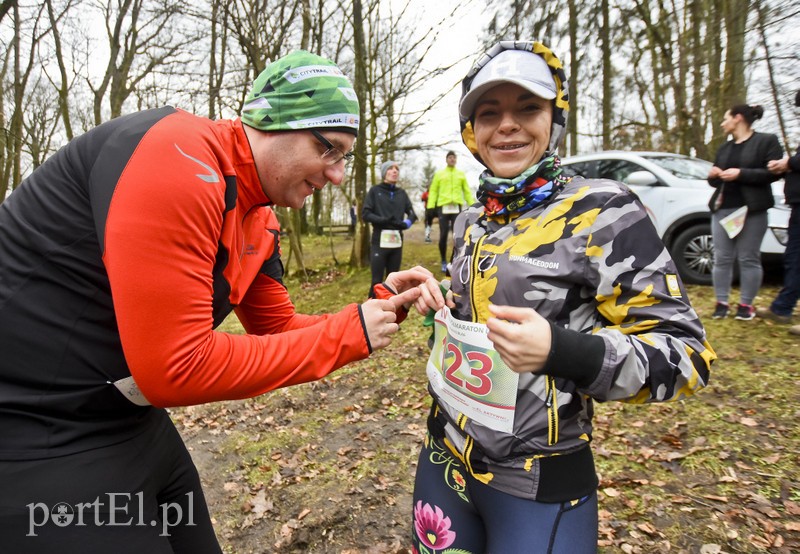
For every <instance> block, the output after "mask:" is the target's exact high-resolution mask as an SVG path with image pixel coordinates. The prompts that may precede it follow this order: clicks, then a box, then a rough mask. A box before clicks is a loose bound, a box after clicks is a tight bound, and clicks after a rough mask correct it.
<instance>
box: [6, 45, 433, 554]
mask: <svg viewBox="0 0 800 554" xmlns="http://www.w3.org/2000/svg"><path fill="white" fill-rule="evenodd" d="M312 94H313V100H312V99H311V98H310V96H311V95H312ZM358 114H359V105H358V100H357V98H356V95H355V93H354V91H353V88H352V85H351V84H350V81H349V80H348V79H347V77H346V76H345V75H344V74H343V73H342V72H341V70H340V69H339V68H338V67H337V66H336V65H335V64H334V63H333V62H331V61H330V60H327V59H325V58H322V57H320V56H317V55H314V54H310V53H308V52H304V51H298V52H293V53H292V54H289V55H287V56H285V57H283V58H280V59H278V60H276V61H274V62H272V63H270V64H269V65H268V66H267V68H266V69H265V70H264V71H263V72H262V73H261V74H260V75H259V77H258V78H257V79H256V81H255V83H254V85H253V90H252V92H251V93H250V95H249V96H248V97H247V101H246V103H245V106H244V109H243V113H242V117H241V119H238V118H237V119H235V120H217V121H211V120H208V119H205V118H201V117H196V116H194V115H191V114H189V113H187V112H184V111H181V110H178V109H175V108H172V107H165V108H161V109H155V110H147V111H143V112H139V113H135V114H131V115H127V116H123V117H119V118H116V119H113V120H111V121H109V122H107V123H104V124H103V125H100V126H98V127H97V128H95V129H93V130H91V131H89V132H88V133H86V134H84V135H82V136H80V137H77V138H75V139H74V140H72V141H70V142H69V144H67V145H66V146H65V147H64V148H62V149H61V150H59V151H58V152H57V153H56V154H55V155H53V156H52V157H51V158H49V159H48V160H47V161H45V163H44V164H42V165H41V166H40V167H39V168H38V169H36V170H35V171H34V172H33V173H32V174H31V175H30V176H29V177H28V178H27V179H25V180H24V181H23V182H22V184H21V185H20V186H19V187H18V188H17V189H16V190H15V191H14V192H13V193H12V194H11V195H10V196H9V197H8V198H7V199H6V200H5V201H4V202H3V203H2V204H0V550H2V551H3V552H25V553H27V554H31V553H33V554H36V553H52V552H87V553H96V552H114V553H139V552H147V553H148V554H156V553H159V554H161V553H173V552H181V553H186V554H210V553H214V554H217V553H219V552H220V551H221V550H220V546H219V544H218V542H217V539H216V536H215V534H214V530H213V528H212V524H211V518H210V516H209V513H208V508H207V507H206V503H205V500H204V497H203V491H202V488H201V485H200V479H199V477H198V474H197V470H196V469H195V466H194V464H193V463H192V459H191V457H190V456H189V453H188V451H187V449H186V447H185V446H184V444H183V442H182V440H181V438H180V436H179V434H178V432H177V430H176V429H175V426H174V425H173V424H172V422H171V420H170V416H169V414H168V413H167V411H166V410H165V409H164V408H166V407H171V406H188V405H193V404H201V403H205V402H213V401H219V400H232V399H240V398H248V397H253V396H257V395H260V394H263V393H266V392H268V391H270V390H274V389H276V388H279V387H285V386H288V385H292V384H297V383H305V382H308V381H313V380H316V379H320V378H322V377H324V376H325V375H327V374H329V373H331V372H332V371H334V370H336V369H338V368H340V367H342V366H344V365H345V364H347V363H349V362H352V361H355V360H361V359H364V358H366V357H368V356H369V355H370V353H371V352H372V351H374V350H376V349H379V348H384V347H386V346H387V345H388V344H389V343H390V341H391V338H392V336H393V335H394V333H396V332H397V330H398V322H400V321H401V320H402V318H403V317H404V315H405V310H404V309H403V306H404V305H407V304H409V303H411V302H414V301H415V300H417V299H418V296H419V294H420V289H419V288H417V287H418V286H419V285H420V284H424V283H425V282H426V281H430V286H431V287H433V288H432V291H433V292H434V293H437V292H438V291H439V288H438V283H437V282H436V280H435V279H433V276H432V274H431V273H430V272H429V271H427V270H424V269H422V268H415V269H411V270H406V271H402V272H398V273H394V274H391V275H389V276H388V277H387V278H386V281H385V283H383V284H380V285H376V286H375V287H374V290H373V294H374V295H375V296H376V297H377V298H374V299H372V300H367V301H365V302H363V303H361V304H357V303H352V304H350V305H348V306H346V307H344V309H342V310H341V311H340V312H338V313H332V314H326V315H303V314H298V313H296V312H295V309H294V305H293V304H292V301H291V298H290V297H289V294H288V291H287V289H286V287H285V286H284V284H283V281H282V277H283V266H282V264H281V259H280V248H279V236H280V228H279V226H278V221H277V218H276V217H275V214H274V213H273V211H272V209H271V208H270V206H273V205H277V206H289V207H294V208H299V207H301V206H302V205H303V203H304V202H305V199H306V198H307V197H308V196H310V195H311V194H312V193H313V192H314V190H318V189H322V188H323V187H324V186H325V185H326V184H327V183H328V182H331V183H334V184H339V183H340V182H341V181H342V179H343V177H344V173H345V164H346V162H347V160H348V159H349V158H350V157H352V155H351V154H350V150H351V148H352V146H353V143H354V141H355V139H356V134H357V129H358V117H359V116H358ZM394 293H398V294H397V295H395V294H394ZM439 296H441V294H440V295H439ZM442 302H443V300H442ZM231 311H235V312H236V315H237V316H238V318H239V320H240V321H241V323H242V325H243V327H244V329H245V331H246V333H247V334H244V335H235V334H229V333H224V332H220V331H217V330H215V329H216V327H217V326H218V325H220V324H221V323H222V321H223V320H224V319H225V318H226V316H227V315H228V314H229V313H230V312H231Z"/></svg>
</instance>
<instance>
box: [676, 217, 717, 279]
mask: <svg viewBox="0 0 800 554" xmlns="http://www.w3.org/2000/svg"><path fill="white" fill-rule="evenodd" d="M669 252H670V254H672V258H673V259H674V260H675V265H677V266H678V273H680V275H681V279H683V281H684V282H685V283H694V284H698V285H710V284H711V270H712V268H713V267H714V241H713V240H712V239H711V226H710V225H708V224H706V223H701V224H699V225H693V226H692V227H689V228H688V229H686V230H685V231H683V232H682V233H681V234H679V235H678V236H677V237H676V238H675V240H674V241H673V242H672V245H671V246H670V248H669Z"/></svg>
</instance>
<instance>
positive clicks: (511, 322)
mask: <svg viewBox="0 0 800 554" xmlns="http://www.w3.org/2000/svg"><path fill="white" fill-rule="evenodd" d="M489 311H490V312H492V314H494V317H490V318H489V320H488V321H487V322H486V326H487V327H489V340H490V341H492V342H493V343H494V348H495V350H497V353H498V354H500V357H501V358H502V359H503V361H504V362H505V363H506V365H507V366H508V367H509V368H511V369H512V370H514V371H516V372H517V373H526V372H530V373H536V372H538V371H540V370H541V369H542V368H543V367H544V364H545V362H547V357H548V356H549V355H550V347H551V345H552V341H553V337H552V334H551V331H550V323H548V321H547V320H546V319H545V318H543V317H542V316H540V315H539V314H538V313H537V312H536V311H535V310H533V309H531V308H516V307H513V306H494V305H490V306H489Z"/></svg>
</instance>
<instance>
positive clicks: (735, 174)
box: [719, 167, 742, 183]
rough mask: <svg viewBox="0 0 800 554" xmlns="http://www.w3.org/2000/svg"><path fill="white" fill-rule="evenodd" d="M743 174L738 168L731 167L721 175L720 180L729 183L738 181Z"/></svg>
mask: <svg viewBox="0 0 800 554" xmlns="http://www.w3.org/2000/svg"><path fill="white" fill-rule="evenodd" d="M741 172H742V171H741V170H740V169H739V168H738V167H731V168H728V169H726V170H725V171H723V172H722V173H720V174H719V178H720V179H722V180H723V181H725V182H726V183H729V182H731V181H735V180H736V179H738V178H739V175H740V174H741Z"/></svg>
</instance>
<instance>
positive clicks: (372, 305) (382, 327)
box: [361, 288, 420, 351]
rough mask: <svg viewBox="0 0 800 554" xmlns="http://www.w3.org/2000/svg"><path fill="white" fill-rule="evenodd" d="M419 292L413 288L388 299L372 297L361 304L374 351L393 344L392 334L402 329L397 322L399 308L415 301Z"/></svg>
mask: <svg viewBox="0 0 800 554" xmlns="http://www.w3.org/2000/svg"><path fill="white" fill-rule="evenodd" d="M419 294H420V291H419V289H417V288H412V289H409V290H407V291H405V292H403V293H401V294H398V295H396V296H393V297H391V298H389V299H388V300H378V299H372V300H367V301H366V302H364V303H363V304H361V314H362V315H363V317H364V326H365V327H366V328H367V336H368V337H369V343H370V345H371V346H372V350H373V351H374V350H380V349H381V348H385V347H387V346H389V344H391V342H392V335H394V334H395V333H396V332H397V331H398V330H399V329H400V326H399V325H398V324H397V323H395V322H396V321H397V314H396V311H397V309H398V308H400V307H401V306H403V305H404V304H406V303H408V304H410V303H412V302H414V301H415V300H416V299H417V298H418V297H419Z"/></svg>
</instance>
